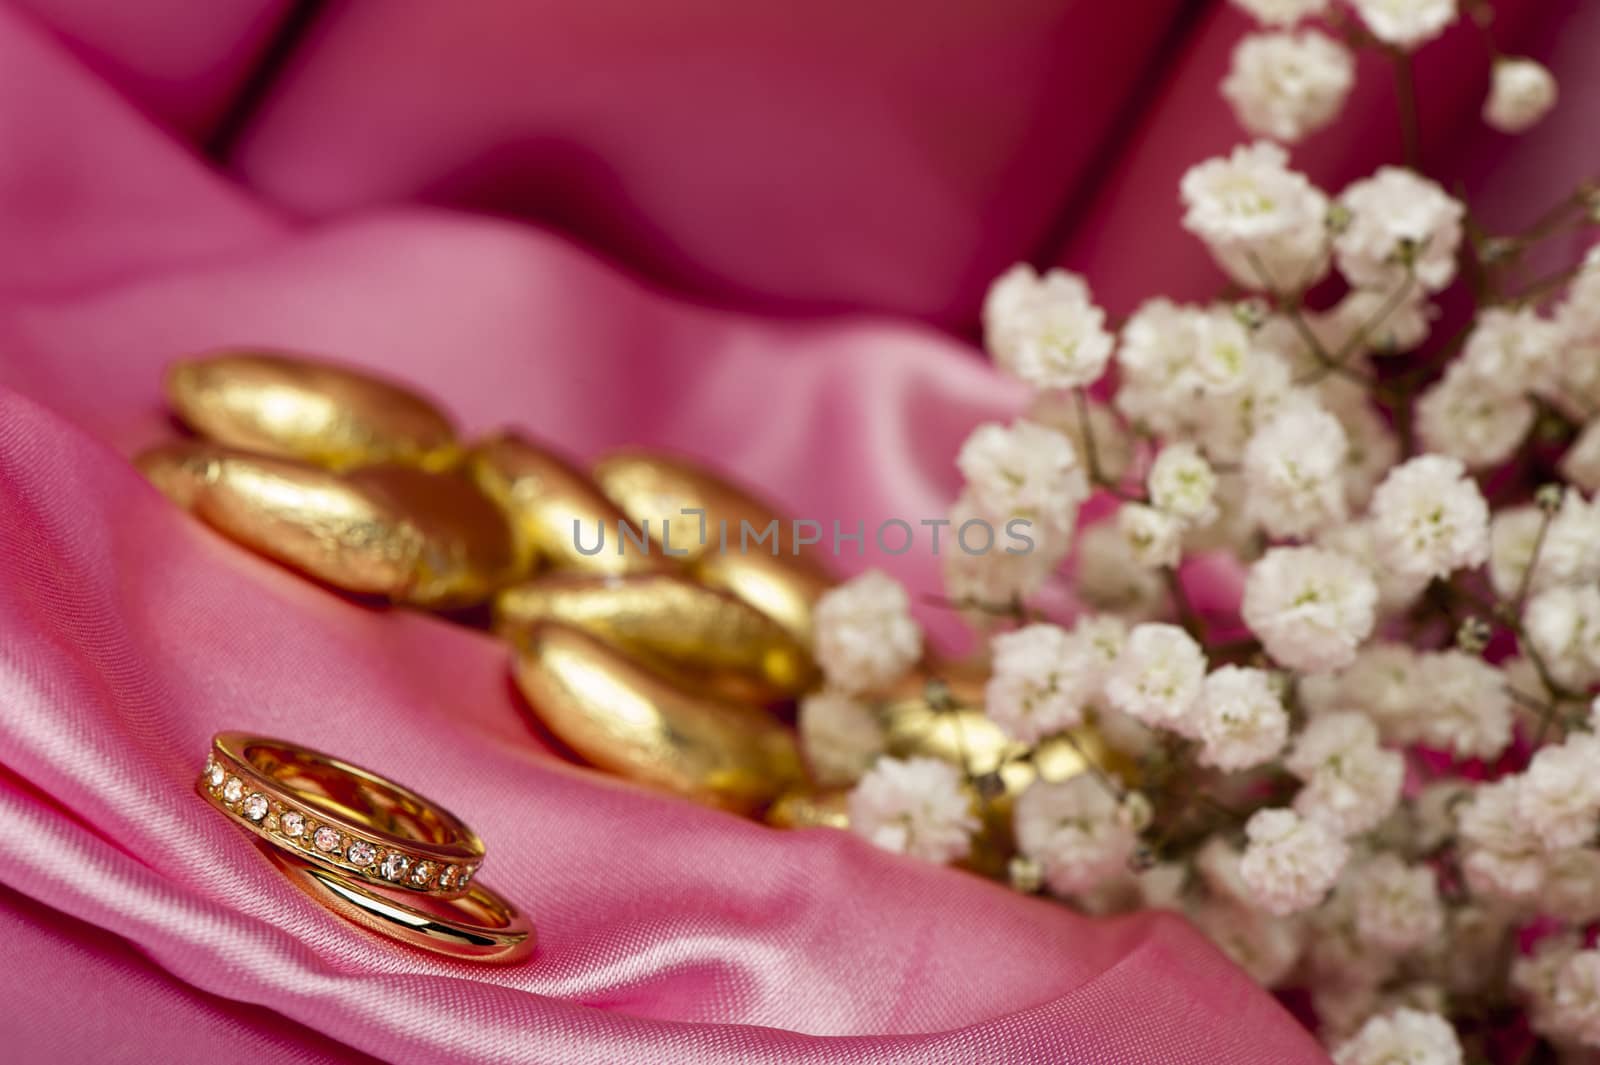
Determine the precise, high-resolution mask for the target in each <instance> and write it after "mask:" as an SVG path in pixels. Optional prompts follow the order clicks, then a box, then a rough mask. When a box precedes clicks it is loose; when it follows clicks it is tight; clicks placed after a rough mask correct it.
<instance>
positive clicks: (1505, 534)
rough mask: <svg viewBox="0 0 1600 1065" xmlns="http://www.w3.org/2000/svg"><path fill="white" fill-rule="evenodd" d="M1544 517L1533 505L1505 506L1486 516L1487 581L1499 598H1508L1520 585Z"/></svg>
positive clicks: (1530, 560) (1531, 556)
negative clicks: (1488, 517)
mask: <svg viewBox="0 0 1600 1065" xmlns="http://www.w3.org/2000/svg"><path fill="white" fill-rule="evenodd" d="M1544 520H1545V519H1544V514H1543V512H1541V511H1540V510H1539V508H1538V507H1535V506H1525V507H1506V508H1504V509H1502V510H1497V511H1495V512H1494V516H1493V517H1492V518H1491V519H1490V520H1489V583H1490V584H1491V585H1492V586H1493V587H1494V591H1495V594H1496V595H1498V596H1499V597H1500V598H1502V599H1510V598H1512V597H1513V596H1515V595H1516V594H1517V590H1518V589H1519V588H1521V587H1522V581H1523V577H1524V575H1525V574H1526V573H1527V571H1528V565H1529V564H1530V563H1531V562H1532V561H1533V548H1534V545H1535V544H1536V543H1538V541H1539V530H1540V529H1541V528H1543V526H1544ZM1541 553H1542V548H1541Z"/></svg>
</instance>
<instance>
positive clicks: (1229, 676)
mask: <svg viewBox="0 0 1600 1065" xmlns="http://www.w3.org/2000/svg"><path fill="white" fill-rule="evenodd" d="M1196 717H1197V719H1198V722H1199V733H1200V740H1201V743H1202V744H1203V746H1202V747H1201V750H1200V755H1199V758H1200V763H1201V764H1202V765H1210V766H1215V767H1217V768H1218V769H1223V770H1226V771H1228V772H1234V771H1237V770H1240V769H1249V768H1251V767H1253V766H1258V765H1260V764H1262V763H1263V762H1266V761H1269V760H1271V759H1272V758H1274V757H1275V756H1276V755H1277V754H1278V752H1279V751H1281V750H1282V749H1283V743H1284V740H1285V739H1286V738H1287V737H1288V734H1289V715H1288V713H1287V712H1286V711H1285V710H1284V708H1283V700H1282V699H1280V698H1279V697H1278V693H1277V691H1275V690H1274V688H1273V684H1272V676H1271V675H1270V674H1269V673H1267V672H1266V671H1265V670H1260V669H1245V668H1241V667H1239V666H1223V667H1222V668H1220V669H1218V670H1216V671H1215V672H1213V673H1212V674H1211V675H1210V676H1208V677H1206V680H1205V685H1204V686H1203V687H1202V688H1201V690H1200V703H1199V706H1198V708H1197V710H1196Z"/></svg>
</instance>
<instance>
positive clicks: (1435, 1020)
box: [1333, 0, 1461, 1065]
mask: <svg viewBox="0 0 1600 1065" xmlns="http://www.w3.org/2000/svg"><path fill="white" fill-rule="evenodd" d="M1361 2H1362V3H1367V4H1370V3H1374V2H1377V0H1361ZM1333 1061H1334V1065H1461V1042H1460V1040H1458V1039H1457V1038H1456V1030H1455V1029H1454V1028H1452V1027H1451V1026H1450V1022H1449V1021H1447V1020H1445V1019H1444V1018H1443V1017H1441V1016H1439V1015H1438V1014H1436V1013H1424V1012H1422V1011H1421V1010H1413V1009H1404V1008H1402V1009H1397V1010H1395V1011H1393V1012H1392V1013H1387V1014H1384V1015H1382V1016H1379V1017H1374V1018H1372V1019H1371V1020H1369V1021H1368V1022H1367V1023H1366V1024H1363V1025H1362V1026H1361V1030H1360V1031H1359V1032H1357V1033H1356V1034H1355V1038H1353V1039H1351V1040H1350V1041H1349V1042H1346V1043H1343V1044H1341V1045H1340V1046H1339V1048H1338V1049H1336V1050H1335V1051H1334V1052H1333Z"/></svg>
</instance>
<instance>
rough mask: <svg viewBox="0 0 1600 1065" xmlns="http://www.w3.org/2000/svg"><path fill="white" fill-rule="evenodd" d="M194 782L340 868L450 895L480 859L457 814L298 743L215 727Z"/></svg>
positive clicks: (293, 845) (230, 810)
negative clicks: (209, 749)
mask: <svg viewBox="0 0 1600 1065" xmlns="http://www.w3.org/2000/svg"><path fill="white" fill-rule="evenodd" d="M211 748H212V750H211V757H210V758H209V759H208V760H207V761H206V768H205V771H204V772H203V773H201V775H200V780H199V783H198V784H197V785H196V787H197V788H198V790H199V792H200V794H201V795H203V796H205V798H206V799H208V800H209V801H210V802H211V804H212V805H213V806H215V807H216V808H217V809H218V810H221V811H222V812H223V813H224V814H226V815H227V816H228V817H230V818H231V819H232V820H233V821H234V822H235V823H236V824H238V825H240V826H241V827H243V828H246V829H248V830H250V831H251V832H254V833H255V834H256V835H257V836H260V837H261V838H262V839H264V840H266V841H267V842H268V843H271V844H272V845H273V846H275V847H278V848H280V849H282V850H285V851H288V852H289V853H291V854H295V855H298V856H300V857H302V858H309V859H311V860H312V861H313V862H315V863H317V864H319V865H323V866H327V867H328V868H331V869H337V870H338V871H339V872H341V873H343V874H345V875H346V876H354V877H358V878H360V879H362V880H367V881H370V882H372V883H376V884H386V885H391V886H394V887H400V888H405V889H407V890H410V891H424V892H428V893H429V894H434V895H443V896H453V895H460V894H462V893H463V892H465V891H466V890H467V886H468V885H469V884H470V883H471V881H472V877H473V876H474V875H476V874H477V871H478V866H479V865H480V864H482V862H483V853H484V851H483V841H482V840H480V839H479V838H478V837H477V835H476V834H475V833H474V832H473V831H472V829H470V828H468V827H467V826H466V825H464V824H462V823H461V821H460V819H459V818H457V817H456V816H455V815H454V814H452V813H450V812H449V811H448V810H446V809H444V808H443V807H441V806H440V805H439V804H437V803H435V802H432V801H430V800H428V799H425V798H423V797H422V796H421V795H418V794H417V793H416V792H414V791H412V790H410V789H409V788H404V787H401V786H400V785H399V784H396V783H394V782H393V781H390V780H386V779H384V778H383V777H381V776H378V775H377V774H376V773H372V772H369V771H368V770H365V769H362V768H361V767H359V766H354V765H351V764H350V763H348V762H343V761H340V760H339V759H337V758H334V757H331V756H330V755H326V754H322V753H321V752H319V751H313V750H311V749H310V748H307V747H301V746H299V745H298V744H293V743H286V742H284V741H283V740H274V739H268V738H266V737H264V736H250V735H246V734H245V733H242V732H219V733H217V735H216V736H215V737H214V738H213V739H212V741H211Z"/></svg>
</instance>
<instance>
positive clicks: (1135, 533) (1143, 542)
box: [1117, 503, 1183, 569]
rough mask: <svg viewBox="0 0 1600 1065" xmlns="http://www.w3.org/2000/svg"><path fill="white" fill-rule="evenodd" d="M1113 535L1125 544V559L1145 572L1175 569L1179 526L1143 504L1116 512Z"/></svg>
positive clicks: (1180, 539) (1170, 517)
mask: <svg viewBox="0 0 1600 1065" xmlns="http://www.w3.org/2000/svg"><path fill="white" fill-rule="evenodd" d="M1117 531H1118V532H1120V533H1121V534H1122V538H1123V539H1124V540H1125V541H1127V544H1128V555H1129V557H1130V558H1132V559H1133V561H1134V563H1135V564H1137V565H1140V566H1143V567H1144V568H1146V569H1159V568H1160V567H1162V566H1176V565H1177V564H1178V559H1179V557H1180V556H1181V555H1182V553H1183V522H1181V521H1179V520H1178V518H1177V517H1175V516H1174V515H1172V514H1168V513H1167V512H1166V511H1163V510H1157V509H1156V508H1155V507H1151V506H1146V505H1145V504H1143V503H1124V504H1122V506H1120V507H1118V508H1117Z"/></svg>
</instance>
